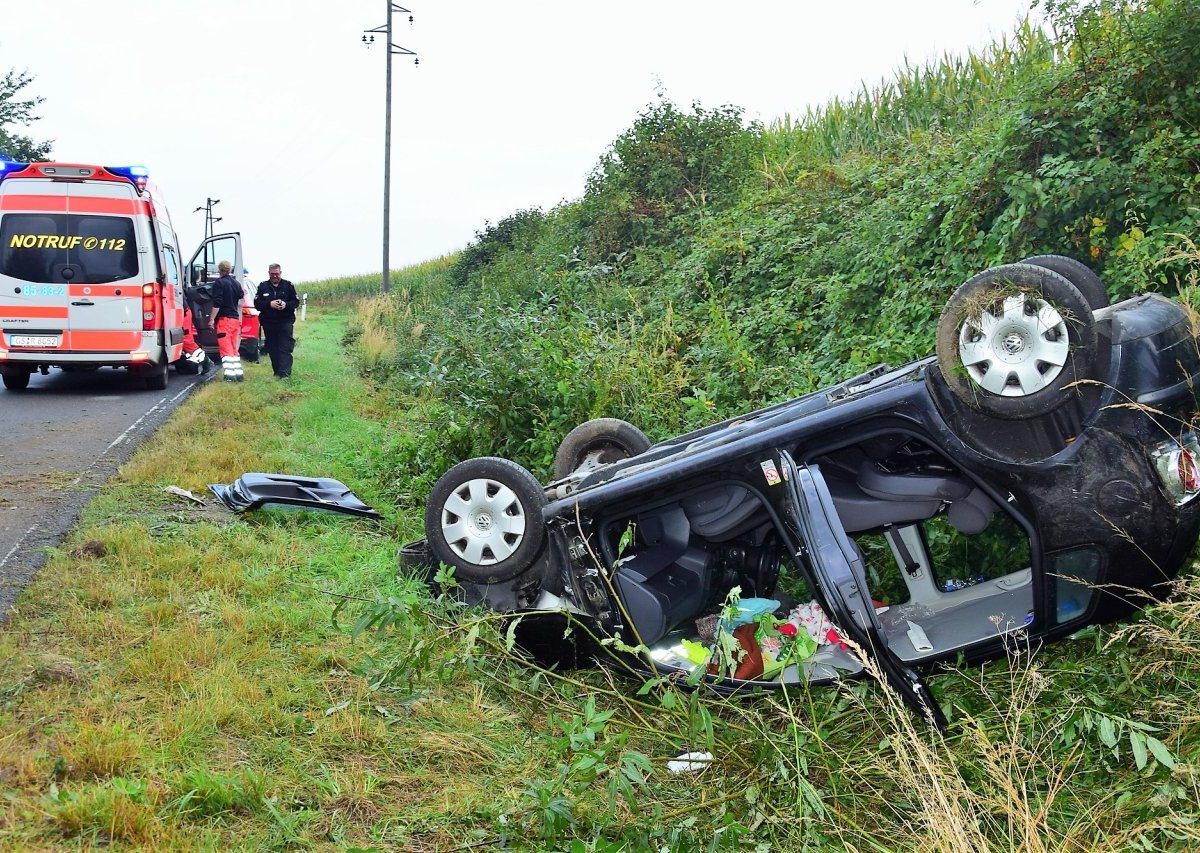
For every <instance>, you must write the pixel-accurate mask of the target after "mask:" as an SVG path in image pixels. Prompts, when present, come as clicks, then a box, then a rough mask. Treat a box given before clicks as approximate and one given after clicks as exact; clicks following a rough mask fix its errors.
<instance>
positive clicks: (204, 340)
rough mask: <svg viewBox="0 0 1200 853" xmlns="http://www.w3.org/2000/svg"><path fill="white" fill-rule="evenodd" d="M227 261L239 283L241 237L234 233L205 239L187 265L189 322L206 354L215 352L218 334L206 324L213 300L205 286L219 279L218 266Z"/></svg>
mask: <svg viewBox="0 0 1200 853" xmlns="http://www.w3.org/2000/svg"><path fill="white" fill-rule="evenodd" d="M221 261H229V265H230V266H231V267H232V268H233V276H234V278H236V279H237V280H238V282H241V280H242V279H241V274H242V235H241V234H240V233H239V232H237V231H233V232H230V233H228V234H216V235H214V236H212V237H209V238H207V239H206V240H205V241H204V242H203V243H201V244H200V246H199V248H197V249H196V252H195V254H193V255H192V259H191V260H190V261H189V262H188V265H187V288H186V296H187V300H188V303H189V304H190V307H191V309H192V322H193V324H194V325H195V327H196V343H198V344H200V346H202V347H204V348H205V349H206V350H208V351H209V354H210V355H215V353H216V352H217V332H216V330H215V329H214V328H213V327H212V324H211V323H210V322H209V320H208V313H209V308H210V307H211V306H212V297H211V295H210V294H209V292H208V290H207V289H206V288H205V285H206V284H208V283H209V282H210V281H215V280H216V279H217V278H219V277H220V273H219V272H218V271H217V265H218V264H219V263H220V262H221Z"/></svg>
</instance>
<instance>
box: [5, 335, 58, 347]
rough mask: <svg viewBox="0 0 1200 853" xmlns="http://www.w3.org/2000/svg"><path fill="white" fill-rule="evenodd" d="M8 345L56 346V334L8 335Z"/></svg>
mask: <svg viewBox="0 0 1200 853" xmlns="http://www.w3.org/2000/svg"><path fill="white" fill-rule="evenodd" d="M8 345H9V346H10V347H56V346H58V335H9V336H8Z"/></svg>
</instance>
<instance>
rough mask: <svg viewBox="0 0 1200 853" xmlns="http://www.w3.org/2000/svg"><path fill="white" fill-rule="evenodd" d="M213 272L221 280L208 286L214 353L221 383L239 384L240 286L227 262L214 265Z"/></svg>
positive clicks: (240, 372) (240, 359)
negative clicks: (218, 366)
mask: <svg viewBox="0 0 1200 853" xmlns="http://www.w3.org/2000/svg"><path fill="white" fill-rule="evenodd" d="M217 272H218V273H220V274H221V277H220V278H218V279H217V280H216V281H214V282H213V283H212V296H213V302H212V308H211V309H209V310H210V312H211V313H210V315H209V320H211V321H212V325H213V328H214V329H216V331H217V350H218V351H219V352H220V353H221V367H222V368H223V370H224V373H225V376H224V379H225V381H226V382H241V381H242V378H243V376H244V374H243V372H242V357H241V355H240V354H239V353H238V339H239V338H240V337H241V331H242V307H241V305H242V286H241V284H239V283H238V280H237V279H236V278H234V277H233V275H232V272H233V264H231V263H229V261H221V262H220V263H218V264H217Z"/></svg>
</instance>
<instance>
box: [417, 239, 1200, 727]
mask: <svg viewBox="0 0 1200 853" xmlns="http://www.w3.org/2000/svg"><path fill="white" fill-rule="evenodd" d="M1106 303H1107V296H1106V293H1105V290H1104V286H1103V284H1102V283H1101V282H1100V280H1099V279H1098V278H1097V277H1096V275H1095V274H1094V273H1093V272H1091V270H1089V269H1088V268H1087V267H1085V266H1084V265H1083V264H1080V263H1079V262H1077V261H1073V260H1071V259H1068V258H1061V257H1055V256H1049V257H1038V258H1030V259H1027V260H1026V261H1025V262H1022V263H1020V264H1010V265H1007V266H1001V267H997V268H994V269H990V270H987V271H986V272H984V273H981V274H980V275H977V276H975V277H974V278H972V279H970V280H969V281H967V282H966V283H964V284H963V285H962V286H961V287H960V288H959V289H958V290H957V291H956V292H955V294H954V296H953V297H952V298H951V299H950V300H949V302H948V304H947V306H946V309H945V311H944V312H943V314H942V316H941V319H940V321H939V323H938V330H937V355H936V356H934V357H929V358H926V359H922V360H919V361H915V362H912V363H910V364H907V365H904V366H902V367H898V368H891V367H887V366H883V365H881V366H880V367H878V368H875V369H874V370H871V371H868V372H867V373H864V374H863V375H861V376H857V377H855V378H853V379H850V380H847V381H845V382H842V383H840V384H838V385H835V386H833V387H832V388H827V389H824V390H821V391H817V392H814V393H811V394H807V395H805V396H803V397H799V398H797V399H793V400H789V401H787V402H783V403H779V404H777V405H774V406H770V407H768V408H765V409H762V410H760V411H756V412H751V413H749V414H746V415H742V416H740V417H737V418H733V419H731V420H728V421H725V422H723V423H719V424H716V425H714V426H710V427H708V428H706V429H701V430H698V431H696V432H692V433H689V434H687V435H684V436H680V437H679V438H674V439H670V440H668V441H663V442H660V443H658V444H654V445H651V446H648V447H647V446H645V445H644V444H642V443H640V442H639V440H638V436H639V435H640V432H639V431H637V430H636V429H635V428H634V427H632V426H630V425H628V424H624V425H622V422H615V424H614V422H613V421H611V420H607V419H606V420H604V421H597V422H589V424H590V426H589V425H585V426H584V427H580V428H578V429H577V430H574V431H573V432H572V435H571V437H569V441H566V442H564V445H570V446H567V447H564V449H563V450H562V451H560V453H559V459H557V460H556V475H558V476H557V479H555V480H554V481H553V482H551V483H550V484H548V485H546V486H542V485H541V484H540V483H538V482H537V480H535V479H534V477H533V476H532V475H530V474H529V472H528V471H526V470H525V469H524V468H521V467H520V466H519V465H516V464H515V463H513V462H509V461H508V460H504V459H496V458H483V459H471V460H468V461H466V462H462V463H460V464H458V465H456V466H454V467H453V468H451V469H450V470H449V471H448V472H446V474H445V475H443V477H442V478H441V479H440V480H439V481H438V482H437V484H436V485H435V486H434V488H433V491H432V494H431V495H430V499H429V504H428V506H427V510H426V516H425V532H426V540H424V541H423V542H420V543H413V545H410V546H408V547H407V549H406V551H405V558H406V559H408V560H409V561H410V562H413V561H420V560H424V561H425V563H426V564H427V565H428V566H436V565H437V564H438V563H439V562H440V563H445V564H446V565H447V566H450V567H452V568H453V569H454V573H455V578H456V580H457V581H458V583H459V584H461V585H462V587H463V589H464V590H465V593H466V596H465V597H466V599H467V600H468V601H480V602H483V603H485V604H486V605H488V606H490V607H492V608H494V609H496V610H501V611H510V612H513V613H514V614H521V622H520V624H519V626H518V628H519V631H518V632H517V636H518V639H519V640H520V641H521V643H522V645H524V646H525V647H526V648H527V649H530V650H534V651H541V652H543V653H544V652H545V651H546V650H548V649H550V650H557V651H556V652H555V653H554V654H552V655H550V657H553V658H556V659H557V660H560V661H561V660H566V659H568V658H569V657H570V656H569V655H564V654H563V653H562V647H563V646H564V645H566V644H568V643H569V642H570V639H568V638H567V637H566V636H565V632H564V627H565V624H566V620H572V621H575V622H577V623H579V624H581V625H583V626H586V627H587V628H588V630H587V631H580V630H575V631H573V632H570V636H573V637H582V636H584V635H585V634H587V633H589V632H590V633H592V634H594V635H596V636H599V637H602V638H603V637H618V638H620V639H621V640H622V641H623V642H624V644H626V645H627V646H633V647H637V648H639V649H640V651H639V652H638V653H637V665H638V667H639V668H640V669H641V670H643V671H654V672H657V673H659V674H677V675H678V676H679V677H680V678H685V677H687V676H689V675H691V676H697V675H700V673H696V672H695V670H696V668H697V666H699V665H700V664H699V663H697V662H696V656H695V652H696V649H697V645H696V644H697V643H698V642H702V641H703V640H704V637H705V635H704V630H703V628H704V626H705V624H706V620H708V621H707V624H708V625H709V626H710V627H711V624H712V622H711V620H713V619H714V618H717V617H716V616H714V614H718V613H720V612H721V607H722V603H723V602H724V601H726V598H727V596H728V594H729V592H730V590H732V589H733V588H734V587H740V589H741V596H742V597H743V598H748V597H754V598H758V599H760V600H763V599H765V600H767V601H768V602H769V603H770V604H776V603H777V604H778V605H779V606H778V610H777V612H776V614H775V616H776V617H777V618H778V619H780V620H784V619H787V620H789V621H790V622H791V624H792V625H793V626H795V625H797V624H804V625H807V624H811V623H812V622H813V621H814V619H815V620H820V619H826V618H827V619H828V620H829V621H830V622H831V623H832V626H833V628H834V632H833V634H832V637H831V639H829V641H828V642H826V641H824V640H821V639H818V640H817V642H819V643H820V645H819V647H818V648H817V651H816V652H815V653H813V654H810V655H809V656H807V657H804V658H803V659H793V660H789V661H787V662H786V665H784V666H782V668H781V669H780V670H778V671H776V672H775V673H774V674H773V675H772V676H771V677H770V678H767V677H753V678H741V679H739V678H733V677H730V676H728V675H722V674H721V672H724V671H725V670H720V669H718V671H717V673H716V674H710V673H712V669H709V670H707V672H706V673H705V674H703V678H704V680H705V681H706V682H707V683H708V684H709V685H711V686H712V687H714V688H716V689H718V690H721V691H728V692H735V691H740V690H744V689H756V688H764V689H765V688H772V687H781V686H782V687H786V686H788V685H795V684H802V683H805V682H807V683H810V684H826V683H832V682H835V681H837V680H838V679H841V678H858V677H862V676H864V675H865V673H866V668H865V667H864V665H863V664H864V662H863V660H862V659H861V655H869V656H870V657H872V658H873V659H874V661H875V663H876V664H877V666H876V667H875V669H876V671H877V672H880V673H882V677H883V678H885V679H886V680H887V681H888V682H889V683H890V684H891V685H892V686H893V687H895V688H896V689H897V690H899V691H900V692H901V693H902V695H904V696H905V697H906V699H907V700H908V701H909V702H910V703H911V704H912V705H913V706H914V707H916V708H919V709H921V710H922V711H923V712H925V713H927V714H929V715H930V716H931V717H932V719H933V720H934V721H935V722H936V723H939V724H940V723H941V721H942V719H943V718H942V716H941V712H940V710H939V709H938V708H937V706H936V703H935V702H934V701H933V699H932V698H931V697H930V694H929V690H928V688H927V686H926V685H925V683H924V681H923V679H922V673H928V672H929V671H930V670H931V669H932V668H933V667H934V666H935V665H936V664H938V663H941V662H944V661H950V660H954V659H956V658H957V657H958V656H960V655H961V656H962V657H963V658H964V659H966V660H967V661H969V662H974V661H982V660H987V659H991V658H996V657H999V656H1002V655H1003V654H1005V650H1006V646H1007V644H1010V643H1012V642H1014V641H1018V640H1019V641H1020V642H1043V641H1051V640H1055V639H1058V638H1061V637H1065V636H1067V635H1068V634H1071V633H1073V632H1075V631H1078V630H1079V629H1080V628H1082V627H1084V626H1085V625H1089V624H1093V623H1101V622H1107V621H1110V620H1113V619H1117V618H1120V617H1122V616H1125V615H1127V614H1129V613H1130V612H1132V611H1133V610H1134V609H1135V608H1136V607H1139V606H1141V605H1143V604H1145V603H1147V602H1149V601H1151V600H1153V599H1155V598H1160V597H1162V596H1163V595H1165V594H1166V593H1167V592H1169V590H1170V586H1171V581H1172V579H1173V578H1174V577H1175V576H1176V574H1177V573H1178V572H1179V569H1180V567H1181V566H1182V565H1183V563H1184V562H1185V560H1186V559H1187V557H1188V555H1189V554H1190V553H1191V551H1192V549H1193V547H1194V546H1195V544H1196V540H1197V533H1198V530H1200V500H1197V496H1198V495H1200V465H1198V458H1200V443H1198V442H1197V438H1196V434H1195V432H1193V423H1194V420H1195V418H1196V414H1197V400H1196V396H1195V394H1196V393H1197V389H1200V350H1198V345H1197V340H1196V336H1195V330H1194V329H1193V327H1192V323H1191V320H1190V318H1189V316H1188V314H1187V313H1186V312H1185V310H1184V309H1183V308H1182V307H1181V306H1180V305H1178V304H1177V303H1175V302H1172V301H1171V300H1169V299H1165V298H1163V297H1161V296H1157V295H1144V296H1139V297H1135V298H1132V299H1127V300H1125V301H1123V302H1120V303H1118V304H1116V305H1111V306H1109V305H1107V304H1106ZM618 427H619V428H618ZM622 456H625V457H627V458H621V457H622ZM564 465H565V467H564ZM571 466H574V467H573V468H571ZM567 469H570V470H567ZM564 471H566V472H565V473H564ZM814 614H817V615H814ZM821 624H822V625H823V624H824V623H821ZM823 630H824V628H823V627H822V628H821V630H819V631H817V632H816V633H815V634H814V637H817V638H819V637H821V632H822V631H823ZM839 638H840V639H841V640H853V641H854V642H855V644H856V645H857V648H858V649H861V652H860V651H855V650H854V646H848V645H846V644H845V643H841V642H838V639H839ZM729 671H732V670H729Z"/></svg>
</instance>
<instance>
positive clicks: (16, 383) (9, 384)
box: [2, 370, 29, 391]
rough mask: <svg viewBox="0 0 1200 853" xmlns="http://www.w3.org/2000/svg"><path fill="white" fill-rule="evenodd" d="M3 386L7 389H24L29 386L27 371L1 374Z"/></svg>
mask: <svg viewBox="0 0 1200 853" xmlns="http://www.w3.org/2000/svg"><path fill="white" fill-rule="evenodd" d="M2 378H3V379H4V387H5V388H7V389H8V390H9V391H24V390H25V389H26V388H28V387H29V371H28V370H22V371H19V372H13V373H5V374H3V377H2Z"/></svg>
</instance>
